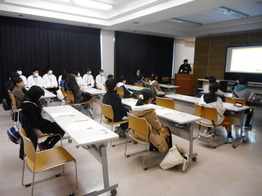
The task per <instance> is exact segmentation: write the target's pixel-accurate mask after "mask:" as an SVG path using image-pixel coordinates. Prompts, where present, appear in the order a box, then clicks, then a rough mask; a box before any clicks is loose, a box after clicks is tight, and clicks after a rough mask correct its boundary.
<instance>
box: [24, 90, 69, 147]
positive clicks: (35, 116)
mask: <svg viewBox="0 0 262 196" xmlns="http://www.w3.org/2000/svg"><path fill="white" fill-rule="evenodd" d="M44 94H45V92H44V90H43V89H42V88H40V87H39V86H36V85H35V86H32V87H31V88H30V89H29V90H28V91H27V93H26V101H24V103H23V104H22V112H23V113H24V115H26V116H27V118H28V119H29V123H30V125H31V127H32V128H34V129H39V130H40V131H41V132H42V133H47V134H59V135H60V136H61V137H63V135H64V134H65V132H64V131H63V130H62V129H61V128H60V127H59V126H58V125H57V124H56V123H55V122H50V121H49V120H46V119H44V118H43V117H42V115H41V112H42V109H41V107H40V105H39V100H40V97H41V96H44ZM60 136H54V137H51V136H50V137H48V138H47V139H46V140H45V141H44V142H42V143H40V145H39V148H40V150H45V149H50V148H52V147H53V146H54V145H55V144H56V143H57V142H58V141H59V140H60Z"/></svg>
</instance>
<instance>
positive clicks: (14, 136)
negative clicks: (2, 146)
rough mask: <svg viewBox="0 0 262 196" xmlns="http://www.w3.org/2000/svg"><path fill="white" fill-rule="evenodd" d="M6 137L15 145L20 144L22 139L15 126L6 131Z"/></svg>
mask: <svg viewBox="0 0 262 196" xmlns="http://www.w3.org/2000/svg"><path fill="white" fill-rule="evenodd" d="M7 135H8V137H9V139H10V140H11V142H13V143H15V144H21V141H22V138H21V135H20V133H19V132H18V130H17V128H16V127H15V126H12V127H11V128H10V129H8V130H7Z"/></svg>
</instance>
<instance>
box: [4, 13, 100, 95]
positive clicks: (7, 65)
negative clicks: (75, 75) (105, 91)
mask: <svg viewBox="0 0 262 196" xmlns="http://www.w3.org/2000/svg"><path fill="white" fill-rule="evenodd" d="M100 51H101V50H100V30H99V29H93V28H86V27H77V26H71V25H63V24H56V23H48V22H40V21H33V20H24V19H16V18H9V17H0V66H1V72H0V75H1V79H0V86H1V91H0V98H1V100H2V97H3V90H4V88H3V85H4V83H5V81H6V80H8V78H9V75H10V73H11V72H14V71H15V69H16V67H21V69H22V71H23V75H25V76H26V77H28V76H29V75H31V72H32V69H33V68H35V67H37V68H38V69H39V70H40V75H41V76H42V75H44V74H45V70H46V67H48V66H50V67H52V69H53V73H54V74H55V75H56V76H57V77H58V76H59V75H60V74H61V73H62V70H66V71H68V72H72V71H80V72H81V73H83V71H84V69H85V68H87V67H89V68H91V70H92V73H93V74H94V76H96V74H98V71H99V69H100V67H101V54H100Z"/></svg>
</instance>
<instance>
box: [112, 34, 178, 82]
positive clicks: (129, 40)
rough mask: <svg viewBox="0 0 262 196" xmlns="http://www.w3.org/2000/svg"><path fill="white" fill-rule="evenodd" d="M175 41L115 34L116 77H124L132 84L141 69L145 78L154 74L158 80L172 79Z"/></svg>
mask: <svg viewBox="0 0 262 196" xmlns="http://www.w3.org/2000/svg"><path fill="white" fill-rule="evenodd" d="M173 44H174V39H171V38H165V37H156V36H149V35H140V34H134V33H124V32H116V33H115V75H116V77H117V78H118V77H119V76H120V75H124V76H125V77H126V78H127V83H130V84H131V83H132V78H133V77H134V75H135V71H136V69H138V68H139V69H141V72H142V74H143V75H144V76H145V77H150V76H151V74H152V73H156V74H158V76H159V77H158V78H159V79H160V80H161V77H163V76H167V77H171V74H172V73H171V72H172V58H173Z"/></svg>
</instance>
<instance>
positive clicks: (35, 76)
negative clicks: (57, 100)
mask: <svg viewBox="0 0 262 196" xmlns="http://www.w3.org/2000/svg"><path fill="white" fill-rule="evenodd" d="M34 85H37V86H40V87H43V79H42V77H41V76H39V70H38V69H37V68H34V69H33V71H32V75H31V76H29V77H28V78H27V86H28V87H29V88H30V87H31V86H34Z"/></svg>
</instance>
